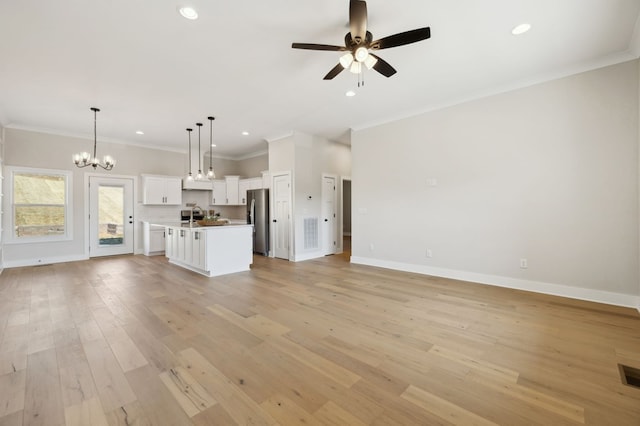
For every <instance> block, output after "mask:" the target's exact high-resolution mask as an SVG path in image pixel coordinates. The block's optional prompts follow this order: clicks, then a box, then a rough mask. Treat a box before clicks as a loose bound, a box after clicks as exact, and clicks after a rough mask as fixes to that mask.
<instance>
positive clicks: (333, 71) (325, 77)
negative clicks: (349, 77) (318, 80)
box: [323, 63, 344, 80]
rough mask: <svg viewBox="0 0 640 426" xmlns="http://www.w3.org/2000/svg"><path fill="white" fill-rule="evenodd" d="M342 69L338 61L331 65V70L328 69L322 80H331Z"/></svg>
mask: <svg viewBox="0 0 640 426" xmlns="http://www.w3.org/2000/svg"><path fill="white" fill-rule="evenodd" d="M342 70H344V67H343V66H342V65H341V64H340V63H338V65H336V66H335V67H333V68H332V69H331V71H329V73H328V74H327V75H325V76H324V78H323V80H333V77H335V76H336V75H338V74H340V73H341V72H342Z"/></svg>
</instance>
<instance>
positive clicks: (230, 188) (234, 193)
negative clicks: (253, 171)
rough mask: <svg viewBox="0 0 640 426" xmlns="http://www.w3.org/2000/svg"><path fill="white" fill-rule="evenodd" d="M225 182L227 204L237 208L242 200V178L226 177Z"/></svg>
mask: <svg viewBox="0 0 640 426" xmlns="http://www.w3.org/2000/svg"><path fill="white" fill-rule="evenodd" d="M224 180H225V181H226V182H227V204H229V205H231V206H237V205H238V204H240V199H239V198H238V194H239V192H238V191H239V188H238V184H239V182H240V176H225V177H224Z"/></svg>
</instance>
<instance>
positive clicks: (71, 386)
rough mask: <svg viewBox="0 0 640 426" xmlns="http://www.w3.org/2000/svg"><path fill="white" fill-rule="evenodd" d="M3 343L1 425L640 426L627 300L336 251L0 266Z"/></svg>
mask: <svg viewBox="0 0 640 426" xmlns="http://www.w3.org/2000/svg"><path fill="white" fill-rule="evenodd" d="M0 342H1V343H0V424H1V425H20V424H25V425H32V424H42V425H62V424H67V425H104V424H110V425H149V424H152V425H190V424H197V425H234V424H242V425H245V424H251V425H258V424H281V425H291V424H329V425H413V424H416V425H449V424H460V425H471V424H480V425H490V424H502V425H532V424H539V425H578V424H588V425H640V389H636V388H632V387H629V386H625V385H623V384H622V383H621V380H620V376H619V372H618V363H625V364H627V365H630V366H634V367H636V368H640V315H639V314H638V312H637V311H635V310H632V309H623V308H616V307H611V306H606V305H599V304H595V303H587V302H579V301H572V300H567V299H562V298H557V297H550V296H542V295H536V294H530V293H525V292H518V291H511V290H506V289H500V288H493V287H488V286H482V285H476V284H469V283H463V282H457V281H452V280H445V279H435V278H429V277H425V276H419V275H412V274H408V273H400V272H393V271H388V270H383V269H376V268H370V267H364V266H358V265H350V264H349V263H348V262H347V261H345V257H344V256H329V257H325V258H322V259H319V260H314V261H307V262H301V263H290V262H286V261H281V260H277V259H267V258H264V257H261V256H256V257H255V263H254V265H253V269H252V271H251V272H246V273H239V274H234V275H230V276H225V277H220V278H212V279H208V278H205V277H202V276H199V275H197V274H193V273H190V272H188V271H185V270H182V269H180V268H177V267H175V266H172V265H169V264H168V263H167V262H166V260H165V259H164V258H163V257H160V256H157V257H144V256H124V257H115V258H103V259H93V260H90V261H85V262H75V263H67V264H58V265H52V266H42V267H30V268H17V269H9V270H5V271H4V273H3V274H2V275H1V276H0Z"/></svg>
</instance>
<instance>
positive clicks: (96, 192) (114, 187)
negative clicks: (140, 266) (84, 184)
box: [89, 176, 133, 257]
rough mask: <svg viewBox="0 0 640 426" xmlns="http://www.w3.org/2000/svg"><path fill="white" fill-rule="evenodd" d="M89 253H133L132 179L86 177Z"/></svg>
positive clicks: (92, 255) (107, 254) (93, 255)
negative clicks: (87, 188)
mask: <svg viewBox="0 0 640 426" xmlns="http://www.w3.org/2000/svg"><path fill="white" fill-rule="evenodd" d="M89 228H90V230H89V240H90V242H89V256H90V257H96V256H112V255H117V254H129V253H133V179H131V178H110V177H101V176H91V177H90V178H89Z"/></svg>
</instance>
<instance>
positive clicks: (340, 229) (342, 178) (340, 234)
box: [338, 176, 353, 253]
mask: <svg viewBox="0 0 640 426" xmlns="http://www.w3.org/2000/svg"><path fill="white" fill-rule="evenodd" d="M345 182H351V198H352V199H353V181H352V180H351V176H340V224H339V226H338V241H339V242H340V243H339V246H340V253H342V252H344V244H343V242H344V183H345ZM352 201H353V200H352ZM351 216H352V217H351V226H352V227H351V235H353V215H351ZM352 241H353V240H352Z"/></svg>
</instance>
